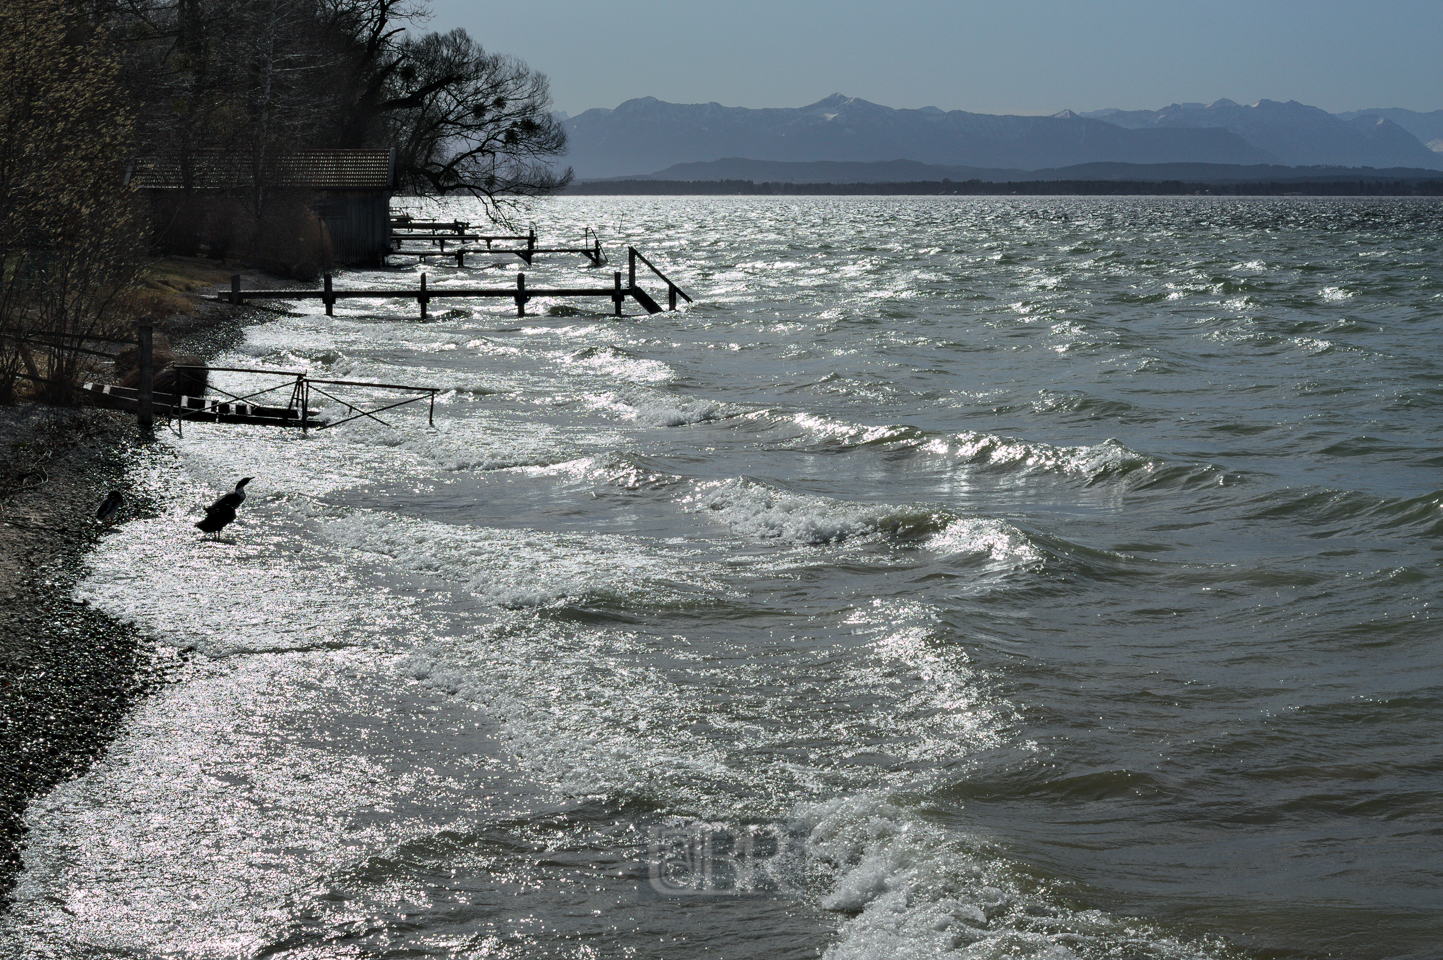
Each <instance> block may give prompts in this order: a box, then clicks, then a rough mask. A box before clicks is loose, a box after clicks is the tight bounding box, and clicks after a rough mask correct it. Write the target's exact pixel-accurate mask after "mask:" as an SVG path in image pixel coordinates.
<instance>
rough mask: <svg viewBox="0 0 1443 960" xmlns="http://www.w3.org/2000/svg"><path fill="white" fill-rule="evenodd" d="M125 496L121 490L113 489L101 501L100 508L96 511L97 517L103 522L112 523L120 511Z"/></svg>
mask: <svg viewBox="0 0 1443 960" xmlns="http://www.w3.org/2000/svg"><path fill="white" fill-rule="evenodd" d="M124 502H125V498H124V497H122V496H121V495H120V491H119V490H112V491H110V492H109V493H108V494H106V495H105V499H104V500H102V501H100V508H99V509H98V510H96V511H95V519H97V520H99V521H100V522H101V523H110V522H111V521H112V520H114V519H115V517H116V515H117V514H119V513H120V505H121V504H122V503H124Z"/></svg>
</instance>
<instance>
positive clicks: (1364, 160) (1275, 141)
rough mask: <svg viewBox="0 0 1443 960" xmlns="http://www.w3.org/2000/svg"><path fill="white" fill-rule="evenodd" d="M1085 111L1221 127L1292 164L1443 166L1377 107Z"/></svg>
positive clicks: (1224, 105) (1118, 120)
mask: <svg viewBox="0 0 1443 960" xmlns="http://www.w3.org/2000/svg"><path fill="white" fill-rule="evenodd" d="M1085 116H1087V117H1090V118H1092V119H1095V120H1104V121H1106V122H1108V123H1112V124H1116V125H1117V126H1120V127H1126V128H1127V129H1129V130H1158V129H1190V130H1196V129H1207V128H1220V129H1224V130H1228V131H1230V132H1232V133H1235V134H1237V135H1238V136H1239V137H1242V138H1243V139H1244V140H1246V141H1247V142H1248V143H1250V144H1252V145H1253V146H1255V147H1257V148H1259V149H1260V150H1266V151H1267V152H1268V153H1270V154H1272V155H1273V156H1274V157H1276V158H1277V159H1278V160H1279V161H1280V162H1282V163H1284V164H1286V165H1289V166H1305V165H1312V164H1334V165H1337V166H1345V167H1403V166H1409V167H1438V168H1443V156H1439V155H1438V154H1436V153H1434V152H1433V151H1432V150H1430V149H1428V147H1427V146H1426V145H1424V144H1423V143H1422V141H1420V140H1419V138H1418V137H1416V136H1414V135H1413V134H1411V133H1409V132H1408V131H1407V130H1406V129H1404V128H1403V127H1402V126H1400V125H1399V124H1398V123H1396V122H1394V121H1393V120H1390V119H1389V118H1388V117H1386V116H1383V115H1381V114H1380V113H1376V112H1372V111H1364V112H1360V113H1359V114H1356V115H1354V116H1352V117H1351V118H1350V119H1343V118H1342V117H1336V116H1333V115H1332V114H1331V113H1328V112H1327V111H1325V110H1320V109H1318V108H1317V107H1310V106H1308V105H1306V104H1302V103H1298V102H1297V101H1296V100H1289V101H1288V102H1287V103H1279V102H1278V101H1276V100H1259V101H1258V102H1257V103H1253V104H1249V105H1247V106H1244V105H1242V104H1238V103H1234V102H1233V101H1231V100H1218V101H1215V102H1213V103H1209V104H1207V105H1203V104H1198V103H1182V104H1179V103H1174V104H1173V105H1172V106H1169V107H1163V108H1162V109H1161V110H1098V111H1095V112H1093V113H1088V114H1085Z"/></svg>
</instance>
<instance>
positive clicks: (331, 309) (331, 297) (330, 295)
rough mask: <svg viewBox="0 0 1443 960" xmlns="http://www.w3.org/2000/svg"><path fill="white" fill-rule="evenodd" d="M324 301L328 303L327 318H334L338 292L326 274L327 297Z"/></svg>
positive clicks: (329, 276)
mask: <svg viewBox="0 0 1443 960" xmlns="http://www.w3.org/2000/svg"><path fill="white" fill-rule="evenodd" d="M322 299H323V300H325V302H326V316H328V317H334V316H335V315H336V291H335V289H334V288H333V287H332V286H331V275H330V274H329V273H327V274H326V295H325V297H323V298H322Z"/></svg>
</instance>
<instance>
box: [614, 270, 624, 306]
mask: <svg viewBox="0 0 1443 960" xmlns="http://www.w3.org/2000/svg"><path fill="white" fill-rule="evenodd" d="M612 276H613V277H615V278H616V292H615V293H613V294H612V295H611V300H612V302H613V303H615V304H616V315H617V316H618V317H619V316H621V301H622V300H624V299H625V298H626V294H625V293H624V292H623V291H622V289H621V271H620V270H617V271H615V272H614V273H613V274H612Z"/></svg>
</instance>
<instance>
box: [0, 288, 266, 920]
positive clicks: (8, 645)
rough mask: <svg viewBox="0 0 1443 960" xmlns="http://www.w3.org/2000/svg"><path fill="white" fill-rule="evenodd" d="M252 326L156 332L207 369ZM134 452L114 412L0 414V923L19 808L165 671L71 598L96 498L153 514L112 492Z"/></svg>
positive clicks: (201, 322)
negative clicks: (111, 498)
mask: <svg viewBox="0 0 1443 960" xmlns="http://www.w3.org/2000/svg"><path fill="white" fill-rule="evenodd" d="M257 319H259V316H258V315H257V314H256V313H255V312H254V311H252V310H248V309H245V308H233V307H229V306H222V305H219V304H210V303H205V304H201V303H197V302H194V301H192V302H191V303H190V304H189V308H188V309H187V310H186V311H185V312H183V313H180V314H177V315H175V316H173V317H170V318H168V319H166V320H162V321H159V322H158V323H157V324H156V327H157V330H159V331H161V332H164V333H166V334H167V335H168V336H169V337H170V339H171V340H172V341H173V342H174V343H175V344H176V345H177V347H178V348H181V349H184V350H186V351H187V352H190V353H196V354H199V355H201V356H204V357H206V358H208V359H209V358H210V357H213V356H214V355H215V354H216V353H218V352H219V351H220V350H222V349H225V348H226V347H228V346H231V345H233V344H234V343H236V342H238V341H239V339H240V338H241V337H242V336H243V327H244V325H245V324H246V323H248V322H254V321H255V320H257ZM147 442H151V441H146V440H143V439H142V438H141V437H140V436H139V433H138V431H137V429H136V424H135V420H134V418H132V417H129V416H127V415H125V414H121V413H117V412H114V411H109V410H96V409H63V408H54V407H46V406H42V405H38V404H29V405H19V406H13V407H0V910H4V909H6V908H7V907H8V905H9V903H10V902H11V898H12V896H13V893H14V887H15V882H16V877H17V873H18V871H19V868H20V866H21V863H22V861H23V855H24V838H25V825H24V816H25V810H26V807H27V805H28V804H29V803H30V801H31V800H32V799H33V798H35V797H38V796H42V795H44V794H45V793H47V792H49V791H50V790H51V789H53V788H54V787H55V786H56V785H57V784H59V783H61V782H62V781H64V780H66V779H69V778H71V777H75V776H78V775H80V774H82V773H84V772H85V770H86V769H88V768H89V766H90V765H91V763H93V762H94V761H95V760H96V759H97V758H99V757H100V756H101V755H102V754H103V753H104V751H105V748H106V745H107V744H108V743H110V741H111V740H112V739H113V738H114V736H115V735H116V732H117V731H118V730H119V728H120V725H121V723H122V722H123V721H124V719H125V716H126V714H127V712H128V711H129V710H130V708H131V707H132V705H133V704H134V703H135V702H136V700H137V698H139V697H141V696H143V695H145V694H146V693H147V692H148V691H150V690H153V689H155V687H156V685H157V684H158V683H161V682H163V680H164V676H165V672H166V670H167V668H168V666H169V665H170V664H173V663H174V662H175V661H174V660H173V659H168V658H167V657H166V656H164V655H162V654H160V653H158V652H157V647H156V645H155V644H154V643H152V642H150V641H149V640H148V638H146V637H144V636H141V635H139V634H137V632H136V630H135V628H134V627H133V626H132V625H130V624H127V623H124V622H121V621H119V620H116V619H115V618H113V617H110V616H108V615H106V614H105V613H102V612H101V611H99V610H96V609H94V608H93V607H91V606H89V605H88V604H86V603H84V602H83V601H79V600H77V599H76V597H75V588H76V585H77V584H78V583H79V581H80V580H81V579H83V578H84V576H85V557H86V554H87V553H88V552H89V551H90V550H91V549H92V548H93V547H94V546H95V544H96V543H97V542H98V541H99V538H100V537H101V536H105V535H107V534H106V531H105V528H103V527H102V526H101V525H100V524H99V523H98V522H97V521H96V519H95V511H96V508H97V507H98V506H99V504H100V502H101V501H102V500H103V499H104V498H105V495H106V493H107V492H108V491H110V490H112V489H121V490H123V491H124V492H125V495H126V507H125V511H124V513H123V515H122V518H121V522H122V523H124V522H125V520H126V519H133V518H135V517H137V516H145V515H146V514H147V513H151V512H153V511H154V510H155V509H156V505H155V504H153V503H151V502H148V501H147V499H146V498H145V497H144V496H143V495H141V494H137V493H132V491H131V490H130V489H129V488H128V487H126V485H125V473H126V469H127V466H128V464H129V463H130V462H131V461H132V460H133V458H134V457H135V456H137V455H138V453H139V451H140V449H141V447H142V446H143V444H145V443H147Z"/></svg>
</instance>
